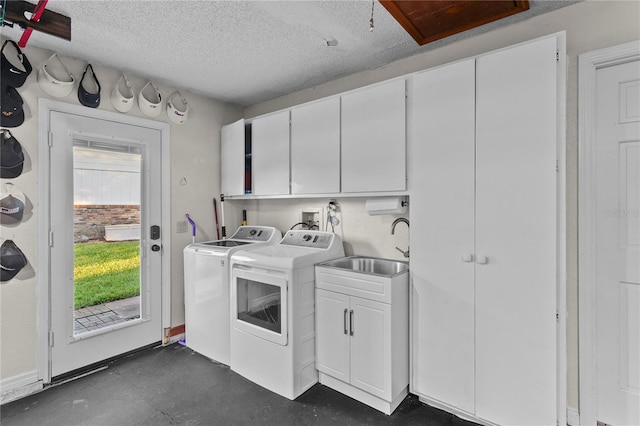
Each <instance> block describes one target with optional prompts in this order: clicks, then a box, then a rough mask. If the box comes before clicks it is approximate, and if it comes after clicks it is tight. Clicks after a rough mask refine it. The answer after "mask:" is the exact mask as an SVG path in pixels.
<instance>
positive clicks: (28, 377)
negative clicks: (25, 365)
mask: <svg viewBox="0 0 640 426" xmlns="http://www.w3.org/2000/svg"><path fill="white" fill-rule="evenodd" d="M42 388H43V386H42V380H40V379H39V378H38V371H37V370H34V371H29V372H27V373H22V374H18V375H17V376H13V377H8V378H6V379H3V380H2V381H0V404H6V403H8V402H11V401H15V400H17V399H20V398H22V397H25V396H27V395H31V394H33V393H36V392H40V391H41V390H42Z"/></svg>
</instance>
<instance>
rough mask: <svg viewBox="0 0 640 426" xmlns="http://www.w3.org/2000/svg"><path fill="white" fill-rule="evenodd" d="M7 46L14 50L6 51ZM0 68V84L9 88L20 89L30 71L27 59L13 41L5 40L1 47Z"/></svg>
mask: <svg viewBox="0 0 640 426" xmlns="http://www.w3.org/2000/svg"><path fill="white" fill-rule="evenodd" d="M7 45H10V46H13V47H14V49H13V50H12V49H7ZM0 68H1V69H2V84H6V85H7V86H11V87H21V86H22V85H23V84H24V82H25V80H26V79H27V77H29V74H31V70H32V67H31V63H30V62H29V59H27V57H26V56H25V55H24V54H23V53H22V50H20V47H19V46H18V45H17V44H16V42H15V41H13V40H7V41H5V42H4V44H3V45H2V57H1V58H0Z"/></svg>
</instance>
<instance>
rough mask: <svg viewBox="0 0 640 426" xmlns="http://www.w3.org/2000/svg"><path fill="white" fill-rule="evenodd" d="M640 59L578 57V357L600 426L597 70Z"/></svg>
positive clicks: (622, 54)
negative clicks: (596, 214) (596, 254)
mask: <svg viewBox="0 0 640 426" xmlns="http://www.w3.org/2000/svg"><path fill="white" fill-rule="evenodd" d="M634 60H640V41H633V42H630V43H625V44H621V45H618V46H613V47H609V48H606V49H601V50H596V51H593V52H588V53H584V54H582V55H580V56H579V58H578V61H579V62H578V67H579V68H578V152H579V159H578V170H579V175H578V217H579V221H578V241H579V246H578V264H579V268H578V283H579V284H578V329H579V330H578V341H579V349H578V353H579V355H578V358H579V378H580V379H579V381H580V413H579V419H580V422H581V424H584V425H595V424H596V364H595V350H596V338H595V337H596V336H595V325H596V324H595V315H596V312H595V281H594V277H595V250H594V247H595V221H594V217H595V215H594V212H595V201H596V200H595V196H594V191H595V182H594V173H595V165H594V163H595V142H596V140H595V112H596V71H597V70H598V69H600V68H605V67H610V66H613V65H618V64H621V63H625V62H630V61H634Z"/></svg>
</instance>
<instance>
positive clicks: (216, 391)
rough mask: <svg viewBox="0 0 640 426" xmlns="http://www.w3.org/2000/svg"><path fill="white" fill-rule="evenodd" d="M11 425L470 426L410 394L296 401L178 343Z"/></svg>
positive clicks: (13, 410)
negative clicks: (380, 405) (385, 403)
mask: <svg viewBox="0 0 640 426" xmlns="http://www.w3.org/2000/svg"><path fill="white" fill-rule="evenodd" d="M0 420H1V421H0V423H2V425H3V426H13V425H29V426H33V425H56V426H58V425H60V426H62V425H114V426H115V425H118V426H124V425H149V426H151V425H153V426H162V425H189V426H195V425H277V426H280V425H340V426H346V425H367V426H369V425H422V426H425V425H432V426H440V425H451V426H472V425H474V423H470V422H467V421H464V420H461V419H459V418H457V417H455V416H453V415H451V414H448V413H445V412H443V411H440V410H437V409H435V408H432V407H429V406H427V405H424V404H421V403H420V402H419V401H418V400H417V398H416V397H415V396H412V395H410V396H409V397H408V398H407V399H405V400H404V402H403V403H402V404H401V405H400V407H398V409H397V410H396V411H395V412H394V413H393V415H391V416H386V415H384V414H382V413H380V412H378V411H376V410H374V409H372V408H370V407H368V406H366V405H363V404H361V403H359V402H357V401H355V400H353V399H351V398H349V397H346V396H344V395H342V394H340V393H338V392H336V391H333V390H332V389H329V388H327V387H325V386H322V385H319V384H318V385H315V386H314V387H313V388H311V389H310V390H308V391H307V392H306V393H304V394H303V395H302V396H300V397H299V398H298V399H297V400H295V401H289V400H288V399H286V398H283V397H281V396H279V395H277V394H274V393H272V392H270V391H268V390H266V389H264V388H262V387H260V386H258V385H256V384H254V383H252V382H250V381H249V380H246V379H245V378H243V377H242V376H239V375H238V374H236V373H234V372H233V371H231V370H230V369H229V367H226V366H224V365H221V364H217V363H214V362H212V361H211V360H209V359H208V358H206V357H204V356H202V355H200V354H198V353H196V352H194V351H192V350H191V349H189V348H187V347H185V346H182V345H179V344H173V345H170V346H166V347H157V348H153V349H147V350H144V351H141V352H138V353H136V354H133V355H130V356H128V357H126V358H123V359H119V360H117V361H114V362H112V363H110V364H109V365H108V368H106V369H104V370H102V371H99V372H96V373H94V374H91V375H88V376H85V377H82V378H79V379H77V380H74V381H71V382H67V383H64V384H61V385H57V386H52V387H50V388H48V389H47V390H45V391H43V392H40V393H38V394H36V395H31V396H29V397H26V398H23V399H20V400H18V401H14V402H11V403H9V404H5V405H3V406H2V407H1V408H0Z"/></svg>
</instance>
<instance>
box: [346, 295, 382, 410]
mask: <svg viewBox="0 0 640 426" xmlns="http://www.w3.org/2000/svg"><path fill="white" fill-rule="evenodd" d="M351 311H353V314H352V315H351V324H350V327H351V332H353V336H351V384H352V385H354V386H356V387H358V388H360V389H362V390H364V391H366V392H369V393H370V394H372V395H375V396H377V397H380V398H383V399H385V400H387V401H391V399H392V397H393V395H391V305H388V304H386V303H380V302H373V301H371V300H367V299H361V298H359V297H351Z"/></svg>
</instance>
